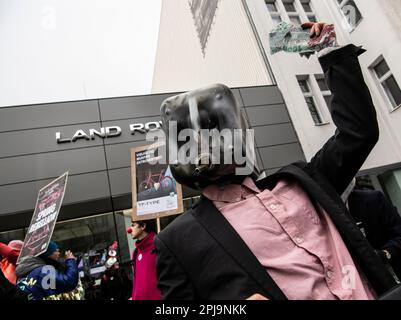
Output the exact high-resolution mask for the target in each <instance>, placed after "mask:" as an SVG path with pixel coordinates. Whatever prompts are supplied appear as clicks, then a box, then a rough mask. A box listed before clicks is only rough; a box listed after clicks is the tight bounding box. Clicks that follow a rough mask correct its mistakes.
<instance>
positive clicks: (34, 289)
mask: <svg viewBox="0 0 401 320" xmlns="http://www.w3.org/2000/svg"><path fill="white" fill-rule="evenodd" d="M65 258H66V260H65V265H64V266H62V265H61V264H60V263H59V259H60V250H59V247H58V244H57V243H56V242H54V241H51V242H50V243H49V246H48V248H47V250H46V252H45V253H43V254H42V255H40V256H38V257H32V256H27V257H23V258H22V259H20V263H19V264H18V266H17V268H16V274H17V277H18V281H17V286H18V287H19V288H20V289H21V290H22V291H23V292H25V293H26V294H27V295H28V298H29V300H43V299H49V300H60V299H73V300H79V299H80V297H81V293H82V292H79V291H80V290H79V288H78V282H79V279H78V266H77V263H76V258H75V257H74V255H73V254H72V252H71V251H66V252H65ZM62 267H64V268H63V269H64V270H63V271H62ZM77 288H78V292H76V289H77ZM70 293H71V294H70ZM60 294H66V295H65V296H58V297H54V296H57V295H60Z"/></svg>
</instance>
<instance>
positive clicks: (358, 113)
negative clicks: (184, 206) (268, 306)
mask: <svg viewBox="0 0 401 320" xmlns="http://www.w3.org/2000/svg"><path fill="white" fill-rule="evenodd" d="M363 52H364V50H362V49H361V48H358V47H356V46H354V45H348V46H346V47H344V48H341V49H338V50H336V51H334V52H332V53H329V54H328V55H326V56H324V57H322V58H321V59H320V63H321V65H322V68H323V70H324V72H325V76H326V80H327V82H328V86H329V88H330V90H331V91H332V94H333V100H332V105H331V114H332V118H333V121H334V123H335V124H336V126H337V131H336V134H335V135H334V136H333V137H332V138H331V139H330V140H329V141H328V142H327V143H326V144H325V145H324V146H323V148H322V149H321V150H320V151H319V152H318V153H317V154H316V156H315V157H314V158H313V159H312V160H311V161H310V162H309V163H304V162H300V163H296V164H293V165H290V166H287V167H285V168H283V169H282V170H280V171H279V172H278V173H276V174H274V175H272V176H270V177H267V178H266V179H263V180H261V181H258V182H257V186H258V187H259V188H260V189H266V188H269V189H272V188H273V187H274V186H275V184H276V183H277V182H278V181H279V180H281V179H283V178H287V179H295V180H296V181H297V182H298V183H300V184H301V185H302V187H303V188H304V189H305V190H306V191H307V193H308V194H309V196H310V198H311V200H312V201H314V202H317V203H319V204H320V205H321V207H322V208H323V209H325V211H326V212H327V213H328V214H329V215H330V217H331V219H332V221H333V223H334V224H335V225H336V227H337V228H338V230H339V232H340V234H341V236H342V238H343V240H344V242H345V244H346V245H347V247H348V250H349V251H350V253H351V255H352V256H353V258H354V260H355V261H356V262H357V263H358V264H359V266H360V267H361V268H362V270H363V271H364V273H365V275H366V276H367V277H368V279H369V281H370V283H371V285H372V286H373V287H374V289H375V290H376V292H377V293H378V294H379V295H380V294H382V293H384V292H386V291H387V290H389V289H390V288H392V287H393V286H394V285H395V282H394V279H393V278H392V276H391V275H390V274H389V273H388V271H387V270H386V268H385V266H384V264H383V262H382V261H381V260H380V258H379V257H378V255H377V254H376V253H375V251H374V250H373V248H372V247H371V246H370V245H369V243H368V241H367V240H366V238H365V237H364V236H363V234H362V233H361V231H360V230H359V229H358V227H357V226H356V224H355V221H353V219H352V217H351V216H350V215H349V213H348V210H347V208H346V207H345V205H344V203H343V202H342V200H341V197H340V196H339V194H342V193H343V191H344V190H345V189H346V187H347V186H348V185H349V184H350V182H351V180H352V179H353V177H354V176H355V175H356V173H357V172H358V171H359V169H360V168H361V166H362V165H363V163H364V161H365V160H366V158H367V157H368V155H369V153H370V152H371V150H372V149H373V147H374V146H375V144H376V143H377V141H378V137H379V129H378V123H377V119H376V111H375V108H374V105H373V102H372V98H371V95H370V93H369V90H368V88H367V86H366V84H365V82H364V79H363V75H362V71H361V68H360V65H359V62H358V56H359V55H360V54H361V53H363ZM305 112H307V111H305ZM261 241H262V239H261ZM155 245H156V248H157V252H158V259H157V273H158V283H159V288H160V290H161V291H162V296H163V298H164V299H217V300H221V299H246V298H248V297H250V296H251V295H253V294H255V293H259V294H262V295H264V296H266V297H267V298H269V299H280V300H282V299H286V297H285V295H284V294H283V292H282V291H281V290H280V288H279V287H278V286H277V284H276V283H275V282H274V281H273V279H272V278H271V277H270V276H269V275H268V273H267V272H266V270H265V269H264V268H263V266H262V265H261V264H260V263H259V261H258V260H257V258H256V257H255V256H254V254H253V253H252V252H251V251H250V249H249V248H248V247H247V246H246V244H245V243H244V241H243V240H242V239H241V238H240V236H239V235H238V234H237V233H236V232H235V230H234V229H233V228H232V226H231V225H230V224H229V223H228V221H227V220H226V219H225V218H224V217H223V215H222V214H221V213H220V212H219V211H218V210H217V209H216V207H215V206H214V205H213V203H212V202H210V201H209V200H207V199H206V198H204V197H202V198H201V200H200V201H199V202H198V203H197V204H196V205H195V206H194V207H193V208H192V209H191V210H189V211H188V212H186V213H185V214H184V215H182V216H181V217H179V218H178V219H176V220H175V221H174V222H173V223H172V224H171V225H169V226H168V227H167V228H166V229H165V230H164V231H162V232H161V233H160V234H159V235H158V236H157V237H156V238H155Z"/></svg>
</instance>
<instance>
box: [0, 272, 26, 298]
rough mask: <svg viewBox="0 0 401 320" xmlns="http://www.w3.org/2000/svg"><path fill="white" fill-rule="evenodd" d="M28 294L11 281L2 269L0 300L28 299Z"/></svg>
mask: <svg viewBox="0 0 401 320" xmlns="http://www.w3.org/2000/svg"><path fill="white" fill-rule="evenodd" d="M27 300H28V295H27V294H26V293H24V292H22V291H21V290H20V289H19V288H18V287H16V286H15V285H13V284H12V283H10V281H8V279H7V278H6V277H5V276H4V274H3V272H2V271H1V270H0V301H27Z"/></svg>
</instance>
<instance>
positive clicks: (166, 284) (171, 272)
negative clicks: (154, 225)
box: [154, 237, 195, 300]
mask: <svg viewBox="0 0 401 320" xmlns="http://www.w3.org/2000/svg"><path fill="white" fill-rule="evenodd" d="M154 243H155V247H156V252H157V259H156V272H157V286H158V288H159V290H160V291H161V293H162V299H163V300H195V293H194V290H193V287H192V284H191V283H190V281H189V279H188V277H187V275H186V274H185V272H184V270H183V269H182V267H181V265H180V264H179V262H178V261H177V259H176V258H175V257H174V255H173V253H172V252H171V251H170V249H169V248H168V247H167V246H166V245H165V243H164V242H163V241H162V240H161V239H160V238H159V237H155V240H154Z"/></svg>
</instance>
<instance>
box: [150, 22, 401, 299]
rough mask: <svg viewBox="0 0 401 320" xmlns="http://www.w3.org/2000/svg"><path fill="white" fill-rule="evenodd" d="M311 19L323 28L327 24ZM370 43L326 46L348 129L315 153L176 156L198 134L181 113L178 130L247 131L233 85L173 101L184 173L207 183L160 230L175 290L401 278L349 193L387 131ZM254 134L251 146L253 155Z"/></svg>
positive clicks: (201, 295) (301, 289)
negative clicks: (368, 54)
mask: <svg viewBox="0 0 401 320" xmlns="http://www.w3.org/2000/svg"><path fill="white" fill-rule="evenodd" d="M305 27H307V28H311V33H312V35H311V36H312V37H314V36H317V35H318V34H320V32H321V30H322V29H323V28H324V27H325V24H323V23H316V24H310V25H306V26H305ZM363 52H364V50H363V49H362V48H360V47H356V46H354V45H347V46H343V47H336V48H330V49H325V50H324V51H320V52H319V61H320V64H321V66H322V68H323V70H324V72H325V76H326V80H327V82H328V86H329V87H330V90H331V92H332V94H333V100H332V104H331V107H330V110H331V114H332V118H333V121H334V123H335V124H336V126H337V131H336V133H335V135H334V136H333V137H332V138H331V139H330V140H329V141H328V142H327V143H326V144H325V145H324V146H323V147H322V149H321V150H320V151H319V152H318V153H317V154H316V155H315V157H314V158H313V159H312V160H311V161H310V162H308V163H305V162H297V163H294V164H291V165H289V166H286V167H284V168H282V169H281V170H280V171H279V172H278V173H276V174H274V175H272V176H269V177H264V178H262V179H257V177H258V174H259V173H258V170H257V169H256V168H255V169H254V170H253V172H248V173H247V174H246V175H245V176H244V175H238V174H236V172H237V173H238V171H236V169H247V168H245V167H248V166H249V164H253V163H254V161H253V160H252V159H250V161H247V162H246V163H245V164H244V162H241V163H236V162H234V165H225V164H224V163H223V160H221V162H220V164H216V163H214V164H210V163H211V162H212V161H213V159H214V157H215V156H216V154H213V155H211V153H210V152H209V154H208V153H205V152H201V153H200V155H196V156H194V158H193V159H191V160H192V161H191V162H190V164H185V163H180V160H181V159H180V157H178V158H177V159H171V157H173V158H174V152H171V151H172V149H173V151H174V149H177V150H178V155H179V154H180V148H181V147H183V146H184V147H187V146H185V144H186V143H188V141H187V140H188V139H187V140H185V139H180V138H179V136H178V138H177V137H175V134H174V132H173V131H174V130H173V129H174V128H175V125H174V123H175V122H174V121H176V128H177V131H178V133H180V132H181V131H182V130H183V129H192V132H195V134H196V133H197V132H201V130H202V129H217V130H219V131H222V130H223V129H228V130H231V131H233V130H234V129H242V130H243V132H245V131H246V129H247V126H246V122H245V121H243V120H242V118H241V112H240V108H239V106H238V105H237V103H236V101H235V98H234V95H233V93H232V91H231V90H230V89H229V88H227V87H226V86H224V85H214V86H211V87H208V88H204V89H199V90H195V91H191V92H188V93H185V94H181V95H178V96H176V97H173V98H170V99H167V100H166V101H165V102H164V103H163V104H162V107H161V116H162V122H163V129H164V131H165V133H166V138H167V142H168V143H167V145H168V150H167V151H168V152H167V153H168V155H169V157H170V159H169V163H170V166H171V171H172V173H173V175H174V178H175V179H176V180H177V181H178V182H179V183H182V184H183V185H186V186H188V187H192V188H197V189H199V190H201V191H202V197H201V199H200V201H199V202H198V203H197V204H196V205H194V206H193V207H192V209H190V210H189V211H188V212H186V213H185V214H184V215H182V216H181V217H179V218H178V219H176V220H175V221H174V222H173V223H172V224H170V225H169V226H168V227H167V228H166V229H165V230H163V231H162V232H161V233H160V234H158V235H157V236H156V237H155V246H156V250H157V255H158V257H157V274H158V287H159V288H160V290H161V292H162V297H163V299H173V300H180V299H190V300H193V299H216V300H222V299H254V300H255V299H271V300H285V299H299V300H369V299H375V298H376V297H377V296H379V295H381V294H383V293H385V292H386V291H387V290H390V289H391V288H393V286H395V285H396V283H395V282H394V279H393V278H392V276H391V275H390V274H389V273H388V271H387V270H386V268H385V266H384V264H383V262H382V261H381V259H380V258H379V257H378V256H377V255H376V253H375V251H374V250H373V249H372V247H371V246H370V245H369V243H368V242H367V240H366V239H365V237H364V236H363V234H362V233H361V231H360V230H359V229H358V227H357V226H356V225H355V224H354V223H353V222H352V221H351V219H350V217H349V214H347V209H346V207H345V205H344V203H343V202H342V200H341V197H340V195H341V194H342V193H343V191H344V190H345V189H346V187H347V186H348V185H349V183H350V181H351V180H352V179H353V177H354V176H355V174H356V173H357V172H358V170H359V169H360V168H361V166H362V165H363V163H364V161H365V160H366V158H367V157H368V155H369V153H370V152H371V150H372V149H373V148H374V146H375V144H376V143H377V141H378V137H379V129H378V123H377V119H376V111H375V107H374V105H373V102H372V98H371V95H370V93H369V90H368V88H367V86H366V84H365V81H364V78H363V75H362V71H361V68H360V65H359V61H358V56H359V55H361V54H362V53H363ZM181 138H182V137H181ZM199 140H201V139H194V140H193V141H195V142H194V144H196V143H198V141H199ZM234 140H235V139H234ZM202 143H203V142H201V143H200V144H202ZM234 144H235V141H234ZM248 144H249V143H246V144H245V143H244V145H246V146H245V147H244V149H243V150H242V151H243V153H246V154H248V155H249V154H252V153H247V152H246V151H247V149H248V147H249V145H248ZM231 147H232V146H228V147H227V146H226V148H222V149H224V150H229V149H232V148H231ZM235 147H236V145H234V149H235ZM196 148H200V147H199V145H198V146H197V145H195V146H194V149H196ZM200 149H202V148H200ZM203 151H204V149H203ZM184 153H185V152H184ZM222 159H224V158H222ZM207 160H209V164H208V161H207ZM210 160H212V161H210ZM243 171H244V172H246V171H247V170H243Z"/></svg>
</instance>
